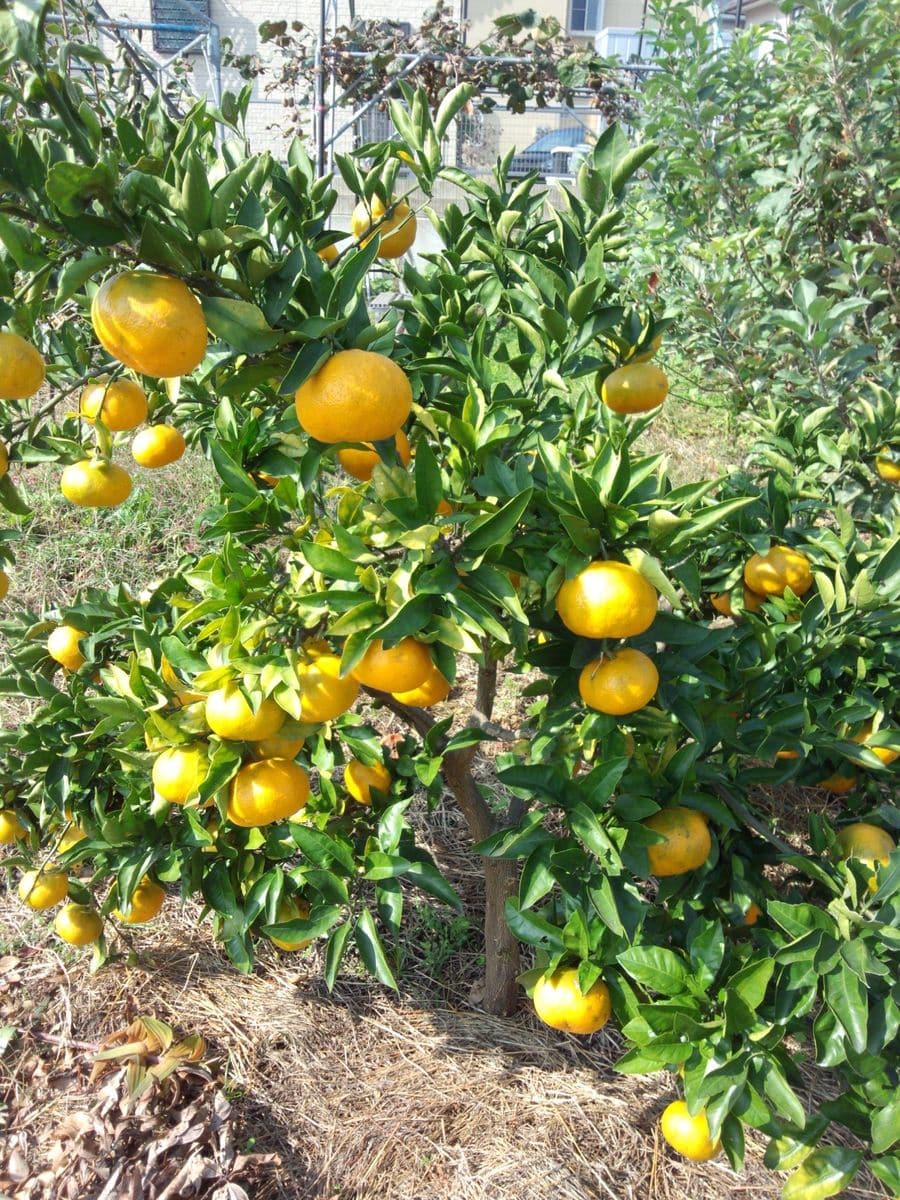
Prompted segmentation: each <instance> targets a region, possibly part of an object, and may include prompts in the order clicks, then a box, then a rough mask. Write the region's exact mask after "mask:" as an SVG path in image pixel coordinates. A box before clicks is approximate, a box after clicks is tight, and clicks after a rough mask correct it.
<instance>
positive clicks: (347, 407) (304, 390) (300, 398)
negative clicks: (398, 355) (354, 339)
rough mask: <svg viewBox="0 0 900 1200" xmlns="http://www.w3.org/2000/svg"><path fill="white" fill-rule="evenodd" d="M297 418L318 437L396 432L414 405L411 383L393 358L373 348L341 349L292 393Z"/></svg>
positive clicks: (363, 437) (376, 436) (352, 438)
mask: <svg viewBox="0 0 900 1200" xmlns="http://www.w3.org/2000/svg"><path fill="white" fill-rule="evenodd" d="M294 405H295V407H296V409H297V420H298V421H299V422H300V425H301V426H302V428H303V429H305V430H306V432H307V433H308V434H309V435H310V437H314V438H316V439H317V440H318V441H320V442H328V443H331V442H380V441H383V440H384V439H385V438H390V437H394V435H395V434H396V433H397V431H398V430H399V428H400V426H401V425H402V424H403V423H404V421H405V420H406V418H407V417H408V416H409V413H410V409H411V408H412V388H411V387H410V386H409V380H408V379H407V378H406V375H405V374H404V373H403V371H401V369H400V368H399V367H398V366H397V364H396V363H395V362H392V361H391V360H390V359H389V358H387V357H386V356H385V355H384V354H376V353H375V352H374V351H372V350H339V351H338V352H337V354H332V356H331V358H329V359H328V361H327V362H326V363H325V365H324V366H323V367H320V369H319V370H318V371H317V372H316V373H315V375H311V376H310V377H309V379H307V380H306V381H305V383H301V385H300V387H298V388H297V391H296V393H295V395H294Z"/></svg>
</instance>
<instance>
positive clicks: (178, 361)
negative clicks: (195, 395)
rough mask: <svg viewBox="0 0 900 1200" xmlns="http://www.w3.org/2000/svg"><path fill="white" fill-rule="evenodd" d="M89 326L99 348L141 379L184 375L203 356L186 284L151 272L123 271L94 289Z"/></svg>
mask: <svg viewBox="0 0 900 1200" xmlns="http://www.w3.org/2000/svg"><path fill="white" fill-rule="evenodd" d="M91 321H92V322H93V325H94V332H95V333H96V335H97V338H98V340H99V341H100V344H101V346H102V347H103V348H104V350H106V351H107V353H108V354H111V355H112V357H113V358H116V359H118V360H119V362H121V363H124V364H125V366H126V367H131V369H132V370H133V371H138V372H140V374H141V375H153V376H156V377H161V378H164V379H171V378H174V377H175V376H178V375H187V374H189V373H190V372H191V371H193V370H194V368H195V367H196V366H198V365H199V364H200V363H201V362H202V361H203V356H204V355H205V354H206V336H207V334H206V319H205V317H204V316H203V309H202V308H201V307H200V304H199V302H198V300H197V298H196V296H195V295H194V293H193V292H192V291H191V290H190V288H189V287H188V286H187V284H185V283H182V281H181V280H180V279H175V278H174V277H173V276H171V275H158V274H155V273H154V272H152V271H124V272H122V274H120V275H113V276H111V277H110V278H109V279H107V280H106V282H105V283H104V284H103V285H102V286H101V287H100V289H99V290H98V292H97V294H96V295H95V296H94V301H93V304H92V305H91Z"/></svg>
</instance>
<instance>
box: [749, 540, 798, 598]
mask: <svg viewBox="0 0 900 1200" xmlns="http://www.w3.org/2000/svg"><path fill="white" fill-rule="evenodd" d="M744 583H746V585H747V587H748V588H750V590H751V591H752V592H756V594H757V595H758V596H783V595H784V593H785V589H786V588H790V589H791V591H792V592H793V593H794V595H795V596H803V595H805V594H806V593H807V592H808V591H809V589H810V588H811V587H812V584H813V577H812V571H811V570H810V566H809V559H808V558H807V557H806V555H805V554H803V553H802V551H800V550H794V549H793V548H792V547H791V546H772V547H771V549H769V550H767V551H766V553H765V554H753V555H751V556H750V558H749V559H748V560H747V564H746V566H745V567H744Z"/></svg>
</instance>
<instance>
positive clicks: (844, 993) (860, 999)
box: [825, 962, 869, 1054]
mask: <svg viewBox="0 0 900 1200" xmlns="http://www.w3.org/2000/svg"><path fill="white" fill-rule="evenodd" d="M825 1003H826V1004H827V1005H828V1007H829V1009H830V1010H831V1011H832V1012H833V1013H834V1015H835V1017H836V1018H837V1020H838V1022H839V1023H840V1024H841V1025H842V1026H843V1028H844V1031H845V1032H846V1034H847V1037H848V1038H849V1040H850V1045H851V1046H852V1047H853V1049H854V1050H855V1051H856V1052H857V1054H862V1053H863V1052H864V1051H865V1049H866V1043H867V1040H868V1015H869V1005H868V995H867V992H866V988H865V985H864V984H863V983H862V981H861V980H860V979H859V977H858V976H857V975H856V974H855V973H854V972H853V971H852V970H851V969H850V967H849V966H848V965H847V964H846V962H841V964H840V966H839V967H838V969H837V970H834V971H831V972H830V973H829V974H828V975H826V976H825Z"/></svg>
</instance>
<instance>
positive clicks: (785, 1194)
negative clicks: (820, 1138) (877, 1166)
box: [781, 1146, 862, 1200]
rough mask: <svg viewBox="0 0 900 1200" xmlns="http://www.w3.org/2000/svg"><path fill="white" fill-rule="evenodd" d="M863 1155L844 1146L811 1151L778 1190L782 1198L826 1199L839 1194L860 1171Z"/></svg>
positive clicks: (788, 1199) (796, 1199) (789, 1199)
mask: <svg viewBox="0 0 900 1200" xmlns="http://www.w3.org/2000/svg"><path fill="white" fill-rule="evenodd" d="M861 1162H862V1154H861V1152H860V1151H859V1150H850V1149H848V1148H847V1147H846V1146H820V1147H819V1149H818V1150H814V1151H813V1152H812V1154H810V1156H809V1158H807V1159H806V1160H805V1161H804V1162H803V1163H802V1165H801V1166H799V1167H798V1168H797V1170H796V1171H795V1172H794V1174H793V1175H791V1176H790V1177H789V1178H788V1180H787V1181H786V1183H785V1185H784V1187H783V1188H782V1191H781V1196H782V1200H827V1198H828V1197H829V1196H837V1195H839V1194H840V1193H841V1192H842V1191H843V1190H844V1189H845V1188H846V1187H847V1185H848V1184H850V1183H852V1181H853V1177H854V1175H856V1172H857V1171H858V1170H859V1165H860V1163H861Z"/></svg>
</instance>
